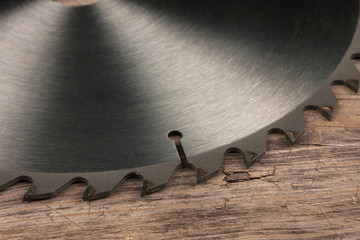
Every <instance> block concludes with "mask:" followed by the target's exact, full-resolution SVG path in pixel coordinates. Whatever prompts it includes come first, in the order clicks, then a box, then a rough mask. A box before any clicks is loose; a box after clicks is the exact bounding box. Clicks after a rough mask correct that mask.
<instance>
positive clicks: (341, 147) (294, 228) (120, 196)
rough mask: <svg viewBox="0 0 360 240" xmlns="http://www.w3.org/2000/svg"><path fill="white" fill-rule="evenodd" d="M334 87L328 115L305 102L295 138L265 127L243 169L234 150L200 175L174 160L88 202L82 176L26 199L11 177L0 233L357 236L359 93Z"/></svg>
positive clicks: (2, 200)
mask: <svg viewBox="0 0 360 240" xmlns="http://www.w3.org/2000/svg"><path fill="white" fill-rule="evenodd" d="M333 90H334V92H335V93H336V96H337V99H338V101H339V104H338V107H337V108H336V110H335V112H334V115H333V121H331V122H328V121H326V120H325V119H324V118H323V117H322V116H320V115H319V114H318V113H316V112H315V111H307V112H305V114H304V118H305V121H306V132H305V133H304V135H303V136H302V137H301V138H300V140H299V142H298V143H297V144H295V145H290V144H289V143H288V142H287V140H286V139H285V137H283V136H282V135H277V134H272V135H270V136H269V137H268V147H267V152H266V154H265V156H264V158H263V159H262V160H261V162H260V163H256V164H255V165H254V166H253V167H252V168H251V169H250V170H249V171H248V170H246V169H245V166H244V164H243V161H242V159H241V157H240V156H238V155H236V154H233V155H228V156H227V157H225V160H224V166H223V171H221V172H220V173H219V174H218V175H217V176H216V177H214V178H213V179H210V180H209V181H207V182H206V183H204V184H200V185H195V173H194V172H193V171H192V170H189V169H181V170H179V171H177V172H176V173H175V174H174V176H173V178H172V179H171V180H170V182H169V183H168V184H167V187H166V188H165V189H163V190H161V191H160V192H157V193H154V194H152V195H148V196H145V197H139V194H140V188H141V182H140V180H136V179H130V180H128V181H127V182H126V183H125V184H124V185H122V186H120V187H119V189H118V190H117V191H116V193H114V194H113V195H112V196H111V197H109V198H106V199H101V200H96V201H92V202H84V201H82V200H81V195H82V192H83V191H84V190H85V185H84V184H75V185H72V186H71V187H69V188H68V189H66V190H65V191H64V192H62V193H60V194H59V195H58V196H57V197H56V198H53V199H49V200H43V201H36V202H30V203H23V202H22V195H23V194H24V193H25V192H26V190H27V189H28V188H29V187H30V184H29V183H20V184H17V185H16V186H12V187H10V188H8V189H6V190H5V191H3V192H0V239H51V238H59V239H127V240H130V239H360V95H356V94H354V93H352V92H351V91H350V90H348V89H347V88H345V87H341V86H335V87H333Z"/></svg>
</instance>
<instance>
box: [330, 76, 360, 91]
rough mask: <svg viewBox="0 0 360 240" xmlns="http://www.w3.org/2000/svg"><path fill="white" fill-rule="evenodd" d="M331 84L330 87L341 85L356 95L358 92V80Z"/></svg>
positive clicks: (338, 81) (337, 81)
mask: <svg viewBox="0 0 360 240" xmlns="http://www.w3.org/2000/svg"><path fill="white" fill-rule="evenodd" d="M331 84H332V85H343V86H345V87H347V88H349V89H350V90H351V91H353V92H354V93H358V91H359V80H356V79H348V80H346V81H344V80H335V81H333V82H332V83H331Z"/></svg>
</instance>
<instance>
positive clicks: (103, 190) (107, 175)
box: [82, 169, 136, 201]
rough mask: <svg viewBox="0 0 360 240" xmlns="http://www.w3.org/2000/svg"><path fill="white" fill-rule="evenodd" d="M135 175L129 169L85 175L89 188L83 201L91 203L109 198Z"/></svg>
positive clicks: (84, 194)
mask: <svg viewBox="0 0 360 240" xmlns="http://www.w3.org/2000/svg"><path fill="white" fill-rule="evenodd" d="M135 174H136V173H134V172H133V171H132V170H131V169H129V171H125V170H120V171H109V172H102V173H96V174H89V175H84V176H86V179H87V184H88V186H87V187H86V189H85V191H84V193H83V195H82V199H83V200H84V201H91V200H95V199H99V198H104V197H107V196H109V195H110V194H111V192H112V191H113V190H114V189H115V188H116V187H117V186H119V185H121V184H122V183H123V182H124V181H125V180H126V179H127V178H128V177H129V176H132V175H135Z"/></svg>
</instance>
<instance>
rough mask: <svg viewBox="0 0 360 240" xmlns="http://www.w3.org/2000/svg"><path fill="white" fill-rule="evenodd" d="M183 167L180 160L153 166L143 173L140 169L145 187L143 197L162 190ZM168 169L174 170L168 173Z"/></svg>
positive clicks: (142, 191) (142, 192) (142, 190)
mask: <svg viewBox="0 0 360 240" xmlns="http://www.w3.org/2000/svg"><path fill="white" fill-rule="evenodd" d="M180 165H181V162H180V160H175V161H170V162H166V163H161V164H158V165H153V166H151V167H149V168H147V169H146V171H143V169H142V168H140V169H139V171H138V173H139V175H140V176H141V178H142V179H143V187H142V189H141V193H140V194H141V196H144V195H146V194H150V193H153V192H156V191H159V190H160V189H162V188H163V187H164V186H165V185H166V183H167V182H168V181H169V179H170V178H171V177H172V175H173V173H174V171H175V170H176V169H178V168H179V166H180ZM168 169H172V170H170V171H168Z"/></svg>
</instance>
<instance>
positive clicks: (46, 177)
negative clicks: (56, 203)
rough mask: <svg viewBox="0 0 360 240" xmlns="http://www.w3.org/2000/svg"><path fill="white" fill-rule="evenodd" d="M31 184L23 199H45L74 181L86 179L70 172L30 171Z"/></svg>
mask: <svg viewBox="0 0 360 240" xmlns="http://www.w3.org/2000/svg"><path fill="white" fill-rule="evenodd" d="M29 175H30V176H31V179H32V183H33V186H31V187H30V188H29V189H28V191H27V192H26V193H25V195H24V197H23V200H24V201H32V200H40V199H46V198H51V197H54V196H56V195H57V194H58V193H60V192H61V191H63V190H64V189H65V188H67V187H68V186H70V185H71V184H72V183H75V182H85V183H86V180H85V179H83V178H79V177H75V178H74V177H73V176H72V175H71V174H54V173H52V174H46V173H45V174H43V173H30V174H29Z"/></svg>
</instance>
